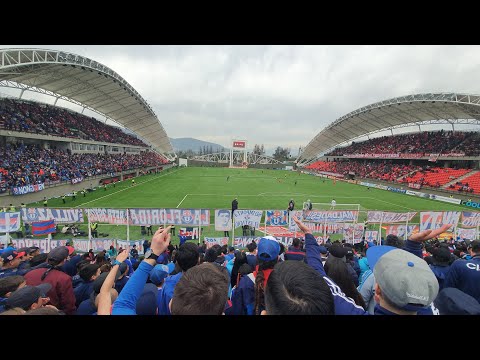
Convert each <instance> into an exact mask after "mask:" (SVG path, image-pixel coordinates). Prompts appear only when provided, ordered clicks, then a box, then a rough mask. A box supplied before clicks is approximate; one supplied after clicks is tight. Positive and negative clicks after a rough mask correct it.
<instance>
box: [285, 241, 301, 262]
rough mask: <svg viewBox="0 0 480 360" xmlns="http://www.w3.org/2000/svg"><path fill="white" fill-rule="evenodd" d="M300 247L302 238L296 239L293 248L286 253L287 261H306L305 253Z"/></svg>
mask: <svg viewBox="0 0 480 360" xmlns="http://www.w3.org/2000/svg"><path fill="white" fill-rule="evenodd" d="M300 245H301V240H300V238H294V239H293V242H292V246H289V247H288V250H287V251H286V252H285V260H298V261H305V252H303V250H302V248H301V246H300Z"/></svg>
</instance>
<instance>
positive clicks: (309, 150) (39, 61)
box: [0, 49, 480, 315]
mask: <svg viewBox="0 0 480 360" xmlns="http://www.w3.org/2000/svg"><path fill="white" fill-rule="evenodd" d="M0 59H1V64H0V70H1V71H0V87H3V88H9V89H15V90H17V92H18V93H19V95H18V96H12V95H7V94H2V93H0V149H1V150H0V154H1V156H0V209H1V212H0V215H1V217H0V242H1V243H2V251H3V252H4V253H6V252H7V251H13V250H9V249H15V250H18V252H23V254H24V255H23V256H26V253H27V252H28V251H29V250H28V249H33V248H35V249H38V250H40V252H41V253H50V254H51V253H52V252H56V251H57V250H58V252H59V251H60V249H62V248H65V247H67V248H69V249H72V251H75V254H74V255H75V256H77V257H78V260H79V261H80V259H85V258H88V256H89V254H92V256H95V259H96V258H97V256H98V254H102V256H101V257H102V258H103V257H104V256H105V257H107V258H108V257H110V258H111V264H110V262H109V264H110V265H112V264H114V262H113V260H114V259H115V258H116V257H118V258H120V255H119V253H118V249H128V250H129V251H130V250H131V249H132V248H133V247H134V246H135V248H136V249H137V251H138V252H137V254H136V256H133V255H132V253H131V252H130V253H129V254H130V255H131V256H133V257H134V258H135V261H137V258H138V256H140V259H141V258H142V257H143V255H144V254H147V256H148V255H149V253H148V252H147V250H148V248H150V247H151V246H152V243H151V241H150V240H151V239H152V236H153V235H154V234H155V232H156V230H157V229H158V227H159V226H161V227H163V228H167V227H168V226H172V228H171V230H170V232H171V240H170V244H171V245H174V246H176V247H172V248H169V250H168V254H169V256H168V257H166V258H165V259H164V260H162V262H160V260H159V259H155V260H156V261H157V263H158V264H163V265H165V266H167V265H168V264H169V263H171V260H172V259H171V258H170V257H171V255H172V253H173V252H176V251H179V250H178V249H179V245H180V247H181V246H183V244H185V243H189V244H195V245H198V247H199V248H200V249H202V247H203V254H202V255H201V257H202V259H203V257H205V258H207V254H209V252H208V250H209V249H216V250H218V249H222V251H223V254H222V253H221V252H218V253H216V254H215V255H214V257H213V260H212V261H205V262H212V263H215V262H216V261H217V262H218V259H219V258H222V259H223V260H222V263H223V261H225V260H224V256H226V255H231V257H230V260H232V259H233V258H234V255H233V253H232V254H227V251H228V249H229V248H230V247H232V249H234V250H232V251H235V252H237V251H240V252H243V251H247V252H248V253H250V252H253V251H252V249H250V247H249V245H251V244H252V243H254V244H256V245H259V242H260V241H263V240H261V239H263V238H264V237H266V236H270V237H272V236H273V237H274V238H275V239H276V241H277V242H278V243H279V244H281V248H282V249H283V250H281V251H283V252H284V253H285V254H286V255H285V256H287V257H288V256H290V258H291V259H294V258H295V256H300V257H301V259H306V257H308V250H307V255H305V254H303V253H302V254H303V255H299V254H300V250H298V246H300V247H303V246H305V245H306V243H308V241H307V236H306V235H305V238H304V239H303V233H304V232H305V230H306V229H305V228H302V226H306V228H307V229H308V230H309V231H310V232H311V233H312V235H313V236H312V237H311V238H312V239H313V240H314V244H312V243H310V245H311V246H318V247H319V248H322V249H325V248H327V249H328V250H330V247H331V246H335V245H332V243H335V242H337V241H338V243H340V244H343V248H342V249H352V250H353V249H354V250H355V254H357V252H358V255H359V257H360V258H361V256H360V254H362V253H363V257H365V250H366V248H368V247H369V246H370V247H374V246H375V245H376V246H379V245H385V244H389V243H388V241H387V239H389V236H392V235H393V236H395V237H396V238H397V239H399V240H401V241H404V242H406V243H409V242H412V241H411V239H412V238H415V237H417V238H418V239H420V237H421V234H423V232H424V231H432V233H431V235H432V237H433V234H435V236H434V237H433V240H432V238H428V237H426V236H424V238H425V239H427V240H429V241H431V243H428V245H427V247H428V246H431V247H432V246H433V247H436V248H440V247H442V246H441V243H444V244H448V245H450V247H451V249H452V250H451V252H452V258H453V256H454V255H453V254H455V257H456V258H463V259H465V255H466V254H468V252H469V251H470V250H469V249H471V246H470V245H469V244H474V245H473V246H477V245H476V242H475V240H476V239H478V236H479V225H480V221H479V219H480V216H479V214H480V213H477V212H476V211H475V208H478V207H480V150H479V148H480V147H479V145H480V132H478V131H476V129H477V128H478V125H480V96H478V95H473V94H464V93H421V94H413V95H405V96H401V97H396V98H391V99H387V100H382V99H378V100H379V102H375V103H372V104H370V105H365V106H363V107H361V108H359V109H357V110H353V111H351V112H349V113H348V114H346V115H344V116H341V117H340V118H338V119H331V122H330V123H329V125H327V126H326V127H325V128H323V129H321V128H318V129H316V131H318V134H317V135H316V136H315V137H314V138H313V139H311V141H310V142H309V143H308V144H306V145H305V146H304V147H303V148H302V151H301V152H300V153H299V154H298V157H297V158H296V159H295V160H294V161H279V160H277V159H275V158H273V157H271V156H267V155H264V154H258V153H255V152H254V151H253V149H252V147H251V146H250V144H249V139H247V138H235V139H232V140H231V143H230V144H229V148H228V149H226V150H225V151H223V152H216V153H211V154H203V155H195V156H191V157H188V158H182V157H179V156H177V154H176V153H175V151H174V148H173V146H172V144H171V142H170V140H169V136H168V134H167V132H166V130H165V128H164V126H163V125H162V123H161V119H160V118H159V117H158V116H157V115H156V114H155V112H154V110H153V108H152V107H151V106H150V105H149V103H148V102H147V100H146V99H144V98H143V97H142V95H141V94H140V93H139V92H138V91H137V90H135V89H134V88H133V86H132V85H130V84H129V83H128V82H127V81H126V80H125V79H124V78H123V77H122V76H121V75H120V74H118V73H116V72H115V71H113V70H112V69H110V68H109V67H107V66H105V65H103V64H101V63H99V62H98V61H95V59H90V58H87V57H85V56H80V55H77V54H73V53H69V52H64V51H58V50H48V49H0ZM26 93H38V94H42V95H46V96H48V97H49V98H50V99H51V101H50V102H49V103H46V102H41V101H34V100H31V99H28V100H27V99H26V98H25V95H26ZM59 101H61V102H63V103H65V102H68V103H71V104H74V105H75V106H76V107H77V108H79V109H81V111H74V110H72V109H71V108H69V107H65V106H60V105H58V102H59ZM87 114H94V115H95V116H93V115H87ZM432 125H434V126H436V127H437V129H436V130H431V129H430V127H431V126H432ZM462 126H463V127H465V126H466V127H467V128H468V129H467V130H463V129H462ZM407 128H408V129H409V131H408V132H407V131H406V130H405V129H407ZM412 129H413V130H412ZM294 218H297V219H299V220H300V221H301V222H302V223H301V225H299V224H296V223H295V220H294ZM446 225H448V226H446ZM152 228H153V229H152ZM299 238H302V239H303V240H302V244H301V245H298V241H297V239H299ZM309 239H310V238H309ZM310 240H311V239H310ZM269 241H270V240H269ZM419 241H420V240H419ZM367 244H368V245H367ZM439 244H440V245H439ZM455 244H456V245H457V246H456V248H455V247H453V248H452V246H455ZM325 245H328V246H325ZM379 247H381V246H379ZM396 247H398V246H396ZM385 248H387V247H385ZM55 249H57V250H55ZM327 249H325V250H327ZM453 249H455V250H458V251H457V252H456V253H454V251H453ZM54 250H55V251H54ZM467 250H468V251H467ZM479 250H480V249H479ZM69 251H70V250H69ZM120 251H121V250H120ZM164 251H166V250H165V249H164ZM302 251H304V250H302ZM322 251H323V250H322ZM342 251H343V250H342ZM416 251H420V252H422V251H423V256H424V257H425V256H427V255H426V254H427V250H426V247H425V246H423V249H420V248H419V249H416ZM200 252H201V251H200ZM410 252H411V253H414V252H415V251H413V250H412V251H410ZM329 253H331V252H329ZM333 253H335V252H333ZM340 253H341V252H340ZM430 253H431V255H430V256H433V252H432V251H430ZM319 254H320V252H317V255H319ZM322 254H323V252H322ZM71 255H72V254H71V253H70V254H68V256H71ZM235 256H236V255H235ZM282 256H283V254H282ZM477 256H478V255H477ZM339 257H340V258H342V257H343V256H339ZM157 258H158V256H157ZM473 258H474V259H475V256H473ZM365 259H366V257H365ZM91 260H92V264H93V260H94V258H93V257H92V259H91ZM169 261H170V262H169ZM245 261H246V260H245ZM352 261H353V262H355V261H354V260H352ZM412 261H413V260H412ZM7 262H12V261H11V260H10V261H7ZM137 262H138V263H139V261H137ZM356 262H357V264H358V259H357V260H356ZM138 263H137V266H139V265H138ZM226 263H227V261H225V264H226ZM286 263H288V261H286ZM415 264H416V263H415ZM103 265H104V264H103ZM172 266H173V267H175V264H173V265H172ZM177 266H178V263H177ZM232 266H233V262H232ZM312 266H313V265H312ZM412 266H413V265H412ZM422 266H423V265H422ZM419 267H421V265H419ZM99 268H100V266H99ZM138 268H140V267H138ZM127 270H128V269H127ZM15 271H16V270H15ZM34 271H36V270H34ZM34 271H30V272H25V273H26V274H29V273H33V272H34ZM70 271H73V272H72V273H71V274H70V273H69V275H70V276H75V274H76V269H73V270H71V269H70ZM124 271H125V270H124ZM165 271H167V270H165ZM168 271H170V272H171V271H172V269H170V270H168ZM177 271H178V269H177ZM321 271H323V266H322V270H321ZM102 272H104V271H102ZM105 272H107V273H108V271H105ZM133 273H134V272H133V270H132V272H129V273H128V276H130V277H132V274H133ZM236 273H237V274H240V272H239V269H236ZM370 274H372V271H370ZM435 274H436V273H435ZM166 275H168V273H167V274H165V275H164V277H165V276H166ZM359 275H360V268H359V273H358V274H357V279H356V283H355V284H356V286H359V282H360V285H361V283H362V282H361V279H360V276H359ZM367 275H369V274H368V273H367ZM2 276H3V275H2V273H0V281H1V279H2ZM152 276H153V275H152ZM174 276H175V275H174ZM192 276H194V275H192ZM232 276H233V275H232V274H231V269H230V273H229V277H232ZM329 276H330V275H329ZM105 277H106V276H105ZM172 277H173V276H172ZM239 277H240V275H239ZM125 278H126V277H125ZM125 278H124V279H125ZM245 278H246V277H245ZM162 279H163V278H162ZM103 280H104V281H106V280H105V279H103ZM112 281H113V280H112ZM145 281H147V280H146V279H145ZM162 281H163V280H162ZM329 281H330V280H328V281H327V280H326V283H327V284H328V285H329V286H330V288H331V289H332V286H333V285H331V284H330V282H329ZM94 282H95V281H94V280H92V281H91V285H92V286H95V285H93V283H94ZM125 283H126V281H124V283H123V286H125ZM27 284H29V281H28V278H27ZM32 285H38V284H36V283H35V284H33V283H32ZM147 285H148V284H147ZM234 285H235V284H234V283H233V282H232V283H231V284H230V287H231V288H232V287H234ZM236 285H237V286H239V282H237V283H236ZM100 286H101V285H100ZM372 286H373V285H372ZM74 287H75V286H74ZM115 287H116V286H115ZM437 287H438V285H437ZM122 288H123V287H121V288H120V289H119V291H118V293H120V292H121V289H122ZM341 288H342V290H343V292H344V293H345V294H346V295H347V297H345V298H347V299H350V300H351V301H353V300H352V298H353V299H354V300H355V301H354V303H356V308H360V307H363V309H367V307H369V303H368V301H366V300H365V302H362V301H361V300H359V301H357V300H356V299H355V296H356V295H352V294H350V293H347V291H346V290H345V289H344V288H343V287H342V286H341ZM477 288H478V286H477ZM89 291H92V290H91V289H90V290H89ZM145 291H146V290H145ZM230 291H231V289H230V290H229V294H230ZM262 291H263V290H262ZM332 291H333V290H332ZM359 291H360V290H359ZM476 291H479V292H480V289H475V290H474V291H473V293H471V294H475V292H476ZM99 292H100V288H99V289H98V291H97V292H96V293H95V294H96V295H98V293H99ZM172 293H173V290H172ZM345 294H343V295H342V296H345ZM356 294H358V293H356ZM117 295H118V294H117ZM334 296H336V295H335V294H334ZM472 296H474V295H472ZM474 297H475V296H474ZM170 298H171V296H170ZM429 299H430V300H431V301H430V302H429V304H425V305H430V304H433V298H431V296H430V298H429ZM76 300H77V304H76V308H77V310H78V311H79V309H80V304H83V302H81V301H79V299H78V298H77V299H76ZM232 300H233V298H232V297H231V296H230V295H229V297H228V301H229V302H230V306H231V307H230V308H231V309H233V310H231V311H232V314H240V313H242V311H243V310H238V311H237V309H236V305H235V303H234V304H233V305H232V303H231V301H232ZM350 300H349V301H350ZM477 300H478V299H477ZM112 301H114V300H112ZM335 301H337V299H336V298H335ZM342 301H343V300H342ZM372 301H373V300H372ZM387 302H388V301H387ZM360 303H361V304H360ZM257 305H258V304H256V306H255V309H257ZM358 305H360V307H359V306H358ZM85 306H87V305H85ZM85 306H83V307H82V311H85V312H83V313H81V314H92V313H94V312H95V313H96V311H97V308H96V306H97V305H95V306H94V307H93V310H92V308H91V305H88V306H90V307H89V308H88V309H87V310H85ZM176 306H177V308H175V309H173V308H172V309H173V310H170V309H163V310H162V311H163V312H162V311H161V310H160V307H159V308H158V309H157V308H156V309H155V310H154V311H155V312H154V313H158V314H160V313H162V314H167V313H168V314H170V311H172V313H174V312H175V313H182V311H181V310H178V306H179V305H176ZM479 306H480V305H479ZM56 307H57V308H59V309H60V310H62V308H61V306H60V305H59V303H58V302H57V303H56ZM263 307H265V304H264V305H263ZM185 308H187V307H186V306H185ZM230 308H229V309H230ZM240 308H241V306H240ZM247 308H248V309H247ZM432 308H434V307H433V306H432ZM98 309H100V308H98ZM245 309H247V310H244V312H245V313H247V314H251V312H252V309H251V308H250V307H248V306H247V307H246V308H245ZM63 310H66V308H64V309H63ZM357 310H358V309H357ZM357 310H349V311H350V313H351V314H359V313H360V312H356V311H357ZM370 310H371V313H373V310H372V309H370ZM98 311H99V313H101V312H100V310H98ZM119 311H120V310H119ZM129 311H130V310H129ZM142 311H146V312H145V314H150V313H149V312H148V311H149V310H148V309H147V310H145V309H143V310H139V307H138V304H137V310H136V313H137V314H139V313H142ZM202 311H204V312H203V313H208V311H210V310H209V309H208V310H206V309H203V310H202ZM255 311H257V310H255ZM258 311H260V310H258ZM339 311H340V310H337V309H335V311H334V313H336V314H339V313H340V312H339ZM358 311H360V310H358ZM362 311H363V310H362ZM405 311H407V310H405ZM435 311H436V310H433V312H434V313H435ZM65 312H66V313H67V314H73V313H74V312H75V310H72V309H71V307H70V308H69V309H68V311H65ZM347 312H348V311H347ZM119 313H121V312H119ZM225 313H227V315H228V312H227V310H225ZM327 313H328V312H327ZM79 314H80V313H79Z"/></svg>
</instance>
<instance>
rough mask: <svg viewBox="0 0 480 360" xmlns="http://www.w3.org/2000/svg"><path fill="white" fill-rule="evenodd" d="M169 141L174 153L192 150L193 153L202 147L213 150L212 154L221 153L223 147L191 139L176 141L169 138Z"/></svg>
mask: <svg viewBox="0 0 480 360" xmlns="http://www.w3.org/2000/svg"><path fill="white" fill-rule="evenodd" d="M170 141H171V143H172V146H173V149H174V150H175V151H187V150H193V151H195V152H198V151H199V150H200V149H201V148H202V147H203V146H208V147H210V146H211V147H212V148H213V152H214V153H216V152H221V151H223V150H224V147H223V146H222V145H219V144H214V143H211V142H208V141H203V140H198V139H193V138H177V139H173V138H170Z"/></svg>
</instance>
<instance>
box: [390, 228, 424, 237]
mask: <svg viewBox="0 0 480 360" xmlns="http://www.w3.org/2000/svg"><path fill="white" fill-rule="evenodd" d="M419 230H420V228H419V226H418V225H408V233H407V235H405V225H389V226H387V227H386V229H385V233H386V234H387V235H390V234H391V235H396V236H398V237H399V238H401V239H406V238H408V237H409V236H410V235H412V234H415V233H417V232H418V231H419Z"/></svg>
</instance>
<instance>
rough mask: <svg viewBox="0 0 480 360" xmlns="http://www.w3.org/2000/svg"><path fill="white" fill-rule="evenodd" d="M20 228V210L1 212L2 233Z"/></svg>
mask: <svg viewBox="0 0 480 360" xmlns="http://www.w3.org/2000/svg"><path fill="white" fill-rule="evenodd" d="M18 230H20V213H19V212H1V213H0V233H7V232H15V231H18Z"/></svg>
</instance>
